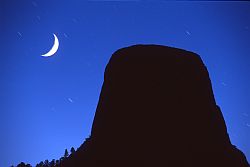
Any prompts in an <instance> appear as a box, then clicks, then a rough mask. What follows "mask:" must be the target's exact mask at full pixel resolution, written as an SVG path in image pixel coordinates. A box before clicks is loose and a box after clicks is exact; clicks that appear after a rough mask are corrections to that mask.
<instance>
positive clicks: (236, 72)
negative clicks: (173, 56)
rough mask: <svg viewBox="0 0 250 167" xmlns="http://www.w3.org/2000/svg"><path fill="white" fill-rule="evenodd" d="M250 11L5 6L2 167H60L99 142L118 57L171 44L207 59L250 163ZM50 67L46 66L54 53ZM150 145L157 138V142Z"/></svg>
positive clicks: (105, 4)
mask: <svg viewBox="0 0 250 167" xmlns="http://www.w3.org/2000/svg"><path fill="white" fill-rule="evenodd" d="M249 11H250V2H201V1H199V2H176V1H175V2H174V1H172V2H164V1H160V2H152V1H88V2H86V1H80V0H71V1H66V0H65V1H62V0H40V1H39V0H36V1H35V0H34V1H32V0H22V1H20V0H1V1H0V51H1V52H0V92H1V93H0V133H1V134H0V136H1V142H0V148H1V151H0V166H3V167H5V166H10V165H12V164H13V165H17V164H18V163H20V162H21V161H24V162H26V163H30V164H32V165H35V164H36V163H38V162H40V161H42V160H45V159H49V160H51V159H53V158H54V159H58V158H59V157H61V156H62V155H63V153H64V149H66V148H67V149H70V148H71V147H72V146H73V147H75V148H77V147H79V146H80V144H82V143H83V141H84V139H85V138H86V137H88V136H89V134H90V130H91V125H92V121H93V117H94V113H95V109H96V105H97V102H98V98H99V93H100V90H101V86H102V82H103V73H104V68H105V65H106V64H107V62H108V60H109V58H110V56H111V54H112V53H113V52H114V51H115V50H117V49H119V48H122V47H126V46H129V45H133V44H162V45H168V46H173V47H177V48H182V49H186V50H190V51H193V52H196V53H198V54H199V55H201V57H202V59H203V61H204V62H205V64H206V65H207V68H208V70H209V72H210V77H211V80H212V84H213V90H214V94H215V98H216V101H217V103H218V105H219V106H220V107H221V109H222V112H223V115H224V118H225V121H226V123H227V128H228V132H229V135H230V138H231V141H232V143H233V144H234V145H236V146H237V147H238V148H240V149H241V150H242V151H243V152H244V153H245V154H246V156H247V158H248V160H250V142H249V141H250V111H249V109H250V87H249V85H250V75H249V71H250V55H249V53H250V12H249ZM53 33H55V34H56V35H57V37H58V39H59V42H60V46H59V49H58V51H57V53H56V54H55V55H54V56H52V57H49V58H45V57H41V56H40V55H42V54H44V53H46V52H47V51H48V50H49V49H50V48H51V47H52V45H53V42H54V37H53ZM149 135H150V134H149Z"/></svg>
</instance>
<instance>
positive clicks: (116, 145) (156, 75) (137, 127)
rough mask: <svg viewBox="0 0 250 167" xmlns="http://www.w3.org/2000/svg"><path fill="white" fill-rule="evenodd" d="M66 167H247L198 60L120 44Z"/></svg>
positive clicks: (169, 51) (161, 49)
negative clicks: (87, 131)
mask: <svg viewBox="0 0 250 167" xmlns="http://www.w3.org/2000/svg"><path fill="white" fill-rule="evenodd" d="M60 166H61V167H154V166H155V167H248V166H249V165H248V162H247V160H246V158H245V156H244V154H243V153H242V152H241V151H240V150H238V149H237V148H236V147H235V146H233V145H232V144H231V142H230V139H229V137H228V134H227V129H226V125H225V122H224V119H223V116H222V113H221V111H220V108H219V107H218V106H217V105H216V102H215V99H214V95H213V91H212V86H211V81H210V79H209V75H208V72H207V69H206V67H205V66H204V64H203V62H202V60H201V59H200V57H199V56H198V55H196V54H194V53H192V52H188V51H184V50H181V49H176V48H170V47H166V46H158V45H136V46H132V47H128V48H124V49H120V50H118V51H117V52H115V53H114V54H113V56H112V57H111V59H110V61H109V63H108V65H107V67H106V70H105V78H104V83H103V87H102V91H101V95H100V99H99V103H98V106H97V110H96V115H95V118H94V122H93V126H92V132H91V136H90V138H89V139H87V140H86V141H85V142H84V143H83V144H82V146H81V147H80V148H79V149H78V150H77V151H76V152H75V153H74V154H72V155H71V156H70V157H68V158H67V159H65V160H63V161H62V162H61V164H60Z"/></svg>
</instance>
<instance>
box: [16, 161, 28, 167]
mask: <svg viewBox="0 0 250 167" xmlns="http://www.w3.org/2000/svg"><path fill="white" fill-rule="evenodd" d="M17 167H26V165H25V163H24V162H21V163H20V164H18V165H17Z"/></svg>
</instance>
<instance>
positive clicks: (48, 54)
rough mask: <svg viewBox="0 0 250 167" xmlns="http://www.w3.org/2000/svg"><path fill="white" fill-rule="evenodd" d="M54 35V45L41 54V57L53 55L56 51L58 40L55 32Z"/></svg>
mask: <svg viewBox="0 0 250 167" xmlns="http://www.w3.org/2000/svg"><path fill="white" fill-rule="evenodd" d="M53 35H54V38H55V40H54V45H53V46H52V48H51V49H50V51H49V52H48V53H45V54H43V55H41V56H42V57H50V56H53V55H54V54H55V53H56V51H57V50H58V47H59V40H58V38H57V36H56V35H55V34H53Z"/></svg>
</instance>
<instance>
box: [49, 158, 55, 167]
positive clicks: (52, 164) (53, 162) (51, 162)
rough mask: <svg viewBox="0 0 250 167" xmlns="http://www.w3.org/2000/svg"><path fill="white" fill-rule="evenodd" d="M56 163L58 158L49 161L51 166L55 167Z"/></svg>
mask: <svg viewBox="0 0 250 167" xmlns="http://www.w3.org/2000/svg"><path fill="white" fill-rule="evenodd" d="M55 165H56V160H55V159H52V160H51V161H50V163H49V166H50V167H54V166H55Z"/></svg>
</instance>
